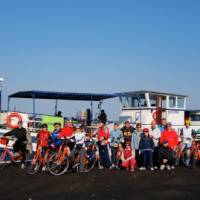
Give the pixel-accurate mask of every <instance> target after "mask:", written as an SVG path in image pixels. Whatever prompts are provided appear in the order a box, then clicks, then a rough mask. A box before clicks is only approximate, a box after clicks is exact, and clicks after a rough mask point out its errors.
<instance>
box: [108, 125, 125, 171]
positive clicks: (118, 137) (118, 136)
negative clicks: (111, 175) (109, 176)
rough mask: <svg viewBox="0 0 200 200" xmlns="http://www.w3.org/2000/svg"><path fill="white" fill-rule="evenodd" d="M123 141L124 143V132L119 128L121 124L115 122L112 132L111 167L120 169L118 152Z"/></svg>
mask: <svg viewBox="0 0 200 200" xmlns="http://www.w3.org/2000/svg"><path fill="white" fill-rule="evenodd" d="M122 143H124V136H123V133H122V131H121V130H120V129H119V124H118V123H115V124H114V128H113V130H112V131H111V132H110V147H111V158H112V166H111V169H114V168H117V169H118V161H117V153H118V151H119V148H120V146H121V144H122Z"/></svg>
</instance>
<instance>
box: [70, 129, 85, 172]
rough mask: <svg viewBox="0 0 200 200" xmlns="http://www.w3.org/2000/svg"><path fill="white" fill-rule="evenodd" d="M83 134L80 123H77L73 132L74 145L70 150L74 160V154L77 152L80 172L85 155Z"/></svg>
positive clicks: (82, 168)
mask: <svg viewBox="0 0 200 200" xmlns="http://www.w3.org/2000/svg"><path fill="white" fill-rule="evenodd" d="M85 135H86V133H85V132H84V131H83V130H82V128H81V125H77V127H76V130H75V132H74V139H75V146H74V149H73V150H72V152H71V154H70V155H71V157H72V158H73V160H74V161H75V160H76V159H75V156H76V154H78V153H79V155H80V172H81V173H83V172H84V155H85V152H86V151H85V148H84V147H85V146H84V142H85Z"/></svg>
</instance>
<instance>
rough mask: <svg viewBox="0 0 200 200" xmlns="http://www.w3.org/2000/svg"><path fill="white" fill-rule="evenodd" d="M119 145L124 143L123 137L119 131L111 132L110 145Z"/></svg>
mask: <svg viewBox="0 0 200 200" xmlns="http://www.w3.org/2000/svg"><path fill="white" fill-rule="evenodd" d="M120 143H124V136H123V133H122V131H121V130H119V129H118V130H112V131H111V132H110V145H111V146H112V147H115V146H117V145H119V144H120Z"/></svg>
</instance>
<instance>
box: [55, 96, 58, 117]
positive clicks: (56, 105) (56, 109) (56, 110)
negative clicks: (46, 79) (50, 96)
mask: <svg viewBox="0 0 200 200" xmlns="http://www.w3.org/2000/svg"><path fill="white" fill-rule="evenodd" d="M57 113H58V99H56V104H55V115H56V114H57Z"/></svg>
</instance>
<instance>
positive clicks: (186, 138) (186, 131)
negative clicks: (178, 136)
mask: <svg viewBox="0 0 200 200" xmlns="http://www.w3.org/2000/svg"><path fill="white" fill-rule="evenodd" d="M192 132H193V129H192V128H191V127H189V128H186V127H184V128H183V129H182V137H183V143H184V144H190V143H191V142H192V140H193V138H192Z"/></svg>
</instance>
